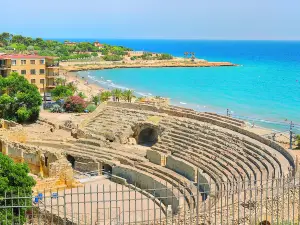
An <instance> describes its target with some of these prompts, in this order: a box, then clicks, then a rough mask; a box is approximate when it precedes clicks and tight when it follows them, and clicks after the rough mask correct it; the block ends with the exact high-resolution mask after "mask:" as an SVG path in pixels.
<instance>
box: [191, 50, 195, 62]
mask: <svg viewBox="0 0 300 225" xmlns="http://www.w3.org/2000/svg"><path fill="white" fill-rule="evenodd" d="M195 58H196V57H195V52H191V59H192V61H194V60H195Z"/></svg>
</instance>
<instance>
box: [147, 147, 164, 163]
mask: <svg viewBox="0 0 300 225" xmlns="http://www.w3.org/2000/svg"><path fill="white" fill-rule="evenodd" d="M147 159H149V161H150V162H152V163H154V164H156V165H160V166H165V165H166V155H165V154H163V153H161V152H158V151H155V150H152V149H148V150H147Z"/></svg>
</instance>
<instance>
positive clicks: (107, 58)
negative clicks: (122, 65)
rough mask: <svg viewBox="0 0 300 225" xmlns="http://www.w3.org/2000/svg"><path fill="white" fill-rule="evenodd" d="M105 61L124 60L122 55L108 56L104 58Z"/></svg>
mask: <svg viewBox="0 0 300 225" xmlns="http://www.w3.org/2000/svg"><path fill="white" fill-rule="evenodd" d="M103 59H104V60H105V61H121V60H122V59H123V57H122V56H120V55H106V56H104V57H103Z"/></svg>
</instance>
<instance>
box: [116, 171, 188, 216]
mask: <svg viewBox="0 0 300 225" xmlns="http://www.w3.org/2000/svg"><path fill="white" fill-rule="evenodd" d="M112 174H113V175H115V176H119V177H122V178H125V179H126V181H127V182H128V183H129V184H134V185H135V186H137V187H139V188H141V189H155V191H153V190H149V192H150V191H151V193H150V194H152V195H155V196H156V197H162V203H163V204H164V205H166V206H168V205H172V210H173V212H174V213H176V212H177V211H178V210H179V208H180V207H181V205H183V202H182V203H181V202H179V199H178V198H176V196H175V195H174V193H172V191H171V190H170V187H166V185H165V184H164V183H163V182H159V181H158V180H156V179H155V178H154V177H152V176H151V175H150V174H149V175H148V174H146V173H143V172H141V171H138V170H135V169H134V168H132V167H126V166H115V167H113V168H112ZM180 200H183V199H180Z"/></svg>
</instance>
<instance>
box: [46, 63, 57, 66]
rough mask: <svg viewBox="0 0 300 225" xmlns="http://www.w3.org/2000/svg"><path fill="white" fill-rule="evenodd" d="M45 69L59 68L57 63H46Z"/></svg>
mask: <svg viewBox="0 0 300 225" xmlns="http://www.w3.org/2000/svg"><path fill="white" fill-rule="evenodd" d="M46 67H59V63H47V64H46Z"/></svg>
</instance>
